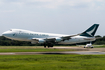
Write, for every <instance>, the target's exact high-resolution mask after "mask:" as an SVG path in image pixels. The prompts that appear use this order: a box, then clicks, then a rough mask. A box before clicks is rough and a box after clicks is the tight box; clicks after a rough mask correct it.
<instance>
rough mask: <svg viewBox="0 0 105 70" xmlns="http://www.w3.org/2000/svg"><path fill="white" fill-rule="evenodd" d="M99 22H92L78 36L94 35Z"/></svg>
mask: <svg viewBox="0 0 105 70" xmlns="http://www.w3.org/2000/svg"><path fill="white" fill-rule="evenodd" d="M98 26H99V24H94V25H92V26H91V27H90V28H88V29H87V30H86V31H84V32H83V33H81V34H80V36H86V37H94V35H95V33H96V31H97V29H98Z"/></svg>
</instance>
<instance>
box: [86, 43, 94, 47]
mask: <svg viewBox="0 0 105 70" xmlns="http://www.w3.org/2000/svg"><path fill="white" fill-rule="evenodd" d="M89 47H90V48H93V47H94V46H92V43H90V44H86V46H84V48H89Z"/></svg>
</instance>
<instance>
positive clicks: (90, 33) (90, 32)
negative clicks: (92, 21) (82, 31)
mask: <svg viewBox="0 0 105 70" xmlns="http://www.w3.org/2000/svg"><path fill="white" fill-rule="evenodd" d="M95 29H96V26H95V27H94V28H93V30H91V31H89V32H86V33H87V34H89V35H90V36H93V35H92V33H93V32H94V31H95Z"/></svg>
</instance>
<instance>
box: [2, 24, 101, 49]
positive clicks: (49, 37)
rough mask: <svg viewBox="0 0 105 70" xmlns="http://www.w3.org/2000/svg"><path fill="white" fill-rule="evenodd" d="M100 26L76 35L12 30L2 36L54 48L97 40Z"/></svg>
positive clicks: (93, 26) (96, 25)
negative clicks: (96, 35)
mask: <svg viewBox="0 0 105 70" xmlns="http://www.w3.org/2000/svg"><path fill="white" fill-rule="evenodd" d="M98 26H99V24H94V25H92V26H91V27H90V28H88V29H87V30H86V31H84V32H82V33H80V34H76V35H62V34H52V33H42V32H33V31H29V30H23V29H11V30H9V31H6V32H4V33H3V34H2V35H3V36H4V37H6V38H9V39H12V40H18V41H30V42H31V43H32V44H36V43H39V44H43V45H44V47H45V48H46V46H48V47H53V45H54V44H76V43H82V42H90V41H94V40H96V38H95V37H94V35H95V33H96V31H97V28H98Z"/></svg>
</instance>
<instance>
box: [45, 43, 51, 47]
mask: <svg viewBox="0 0 105 70" xmlns="http://www.w3.org/2000/svg"><path fill="white" fill-rule="evenodd" d="M46 46H48V48H49V47H53V44H51V43H47V44H44V48H46Z"/></svg>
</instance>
